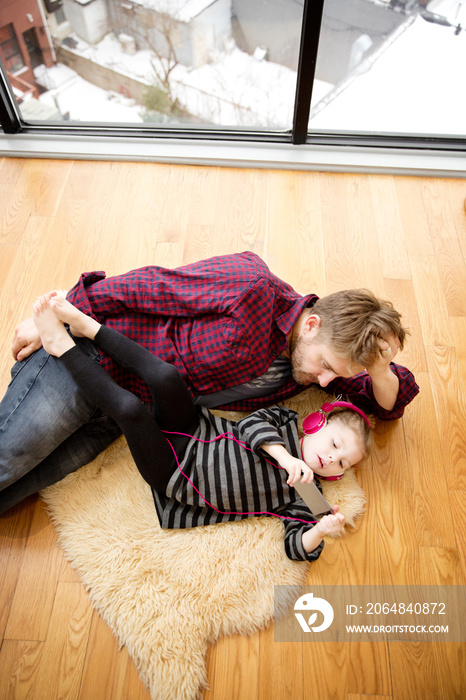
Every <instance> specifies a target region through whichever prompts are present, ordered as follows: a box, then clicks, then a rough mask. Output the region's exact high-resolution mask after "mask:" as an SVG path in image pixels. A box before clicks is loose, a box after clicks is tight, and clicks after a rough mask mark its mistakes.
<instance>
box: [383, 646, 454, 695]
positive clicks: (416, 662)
mask: <svg viewBox="0 0 466 700" xmlns="http://www.w3.org/2000/svg"><path fill="white" fill-rule="evenodd" d="M389 647H390V662H391V665H392V679H393V697H394V698H396V699H397V700H412V698H439V699H440V698H442V699H443V698H458V700H459V699H460V698H462V697H464V695H465V691H466V678H465V674H464V649H463V647H464V645H461V644H456V643H451V642H450V643H448V644H446V643H442V642H432V643H429V644H426V643H424V642H392V643H390V645H389Z"/></svg>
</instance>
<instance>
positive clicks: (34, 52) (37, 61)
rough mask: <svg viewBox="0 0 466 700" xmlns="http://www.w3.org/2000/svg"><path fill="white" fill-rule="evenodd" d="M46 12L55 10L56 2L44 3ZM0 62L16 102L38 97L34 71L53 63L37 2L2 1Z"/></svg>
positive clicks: (42, 8) (53, 0)
mask: <svg viewBox="0 0 466 700" xmlns="http://www.w3.org/2000/svg"><path fill="white" fill-rule="evenodd" d="M45 4H46V6H47V5H48V6H49V7H47V10H49V9H50V10H52V11H53V10H54V9H55V10H56V9H58V7H59V5H60V3H59V2H57V0H46V1H45ZM0 58H1V60H2V63H3V65H4V67H5V69H6V72H7V75H8V79H9V80H10V83H11V86H12V88H13V90H14V92H15V95H16V97H17V98H18V100H20V99H21V97H22V96H24V95H26V94H32V95H34V97H37V96H38V92H39V91H38V86H37V84H36V81H35V78H34V68H36V67H37V66H39V65H41V64H44V65H45V66H47V67H50V66H52V65H53V63H54V52H53V46H52V42H51V39H50V35H49V32H48V29H47V25H46V20H45V13H44V6H43V5H42V2H41V0H2V2H1V3H0Z"/></svg>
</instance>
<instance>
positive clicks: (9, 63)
mask: <svg viewBox="0 0 466 700" xmlns="http://www.w3.org/2000/svg"><path fill="white" fill-rule="evenodd" d="M0 57H1V59H2V60H3V61H4V63H5V67H6V69H7V71H9V72H10V73H16V72H17V71H19V70H21V69H22V68H24V61H23V57H22V55H21V51H20V48H19V45H18V40H17V39H16V34H15V30H14V28H13V24H8V25H6V26H5V27H1V28H0Z"/></svg>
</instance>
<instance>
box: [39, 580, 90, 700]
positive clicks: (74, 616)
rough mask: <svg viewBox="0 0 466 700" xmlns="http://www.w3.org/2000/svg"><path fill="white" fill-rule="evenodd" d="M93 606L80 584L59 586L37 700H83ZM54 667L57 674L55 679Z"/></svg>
mask: <svg viewBox="0 0 466 700" xmlns="http://www.w3.org/2000/svg"><path fill="white" fill-rule="evenodd" d="M91 618H92V607H91V604H90V601H89V598H88V596H87V594H86V592H85V591H84V588H83V587H82V586H81V585H80V584H79V583H58V585H57V588H56V595H55V600H54V605H53V611H52V616H51V619H50V629H49V630H48V634H47V639H46V641H45V642H44V646H43V651H42V656H41V661H40V665H39V672H38V676H37V683H36V686H35V698H36V700H54V699H55V698H56V699H57V700H58V698H69V699H70V700H72V699H73V698H78V697H79V691H80V686H81V676H82V671H83V665H84V658H85V655H86V643H87V639H88V636H89V629H90V624H91ZM50 668H55V669H56V671H55V673H54V674H53V676H51V674H50Z"/></svg>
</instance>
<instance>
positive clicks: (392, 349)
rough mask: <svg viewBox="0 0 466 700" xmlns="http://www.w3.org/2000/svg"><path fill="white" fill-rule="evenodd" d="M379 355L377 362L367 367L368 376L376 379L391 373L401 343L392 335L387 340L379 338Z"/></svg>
mask: <svg viewBox="0 0 466 700" xmlns="http://www.w3.org/2000/svg"><path fill="white" fill-rule="evenodd" d="M377 342H378V344H379V353H378V356H377V359H376V360H375V362H373V363H372V365H370V367H366V370H367V372H368V374H369V375H370V376H371V377H372V378H373V379H374V378H376V377H379V376H383V375H384V374H386V373H387V371H390V362H393V360H394V358H395V356H396V354H397V353H398V350H399V349H400V341H399V340H398V338H397V337H396V336H394V335H390V336H389V337H388V338H387V339H386V340H384V338H378V339H377Z"/></svg>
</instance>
